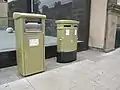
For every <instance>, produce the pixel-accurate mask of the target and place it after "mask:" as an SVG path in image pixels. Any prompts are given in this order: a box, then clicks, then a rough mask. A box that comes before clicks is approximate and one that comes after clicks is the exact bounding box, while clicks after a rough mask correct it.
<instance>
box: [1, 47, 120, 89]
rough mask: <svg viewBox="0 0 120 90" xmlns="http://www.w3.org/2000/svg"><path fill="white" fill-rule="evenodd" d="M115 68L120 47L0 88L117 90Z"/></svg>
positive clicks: (118, 78)
mask: <svg viewBox="0 0 120 90" xmlns="http://www.w3.org/2000/svg"><path fill="white" fill-rule="evenodd" d="M89 52H92V51H89ZM81 55H82V53H78V59H80V57H81ZM84 55H87V52H86V53H85V54H84ZM87 57H89V58H87ZM86 58H87V59H86ZM119 68H120V49H117V50H115V51H113V52H110V53H100V54H99V55H98V56H97V57H96V56H92V54H91V53H89V54H88V56H86V57H85V60H80V61H79V60H78V61H77V62H74V63H70V64H67V65H63V66H62V67H58V68H55V69H52V70H48V71H46V72H44V73H40V74H37V75H33V76H30V77H25V78H22V79H19V80H16V81H14V82H9V83H5V84H2V85H0V90H120V69H119Z"/></svg>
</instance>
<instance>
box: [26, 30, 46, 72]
mask: <svg viewBox="0 0 120 90" xmlns="http://www.w3.org/2000/svg"><path fill="white" fill-rule="evenodd" d="M24 47H25V48H24V52H25V71H26V73H27V74H30V73H33V72H39V71H43V70H44V35H43V33H42V32H41V33H29V34H25V35H24Z"/></svg>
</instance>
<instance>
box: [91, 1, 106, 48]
mask: <svg viewBox="0 0 120 90" xmlns="http://www.w3.org/2000/svg"><path fill="white" fill-rule="evenodd" d="M107 1H108V0H91V16H90V35H89V46H90V47H95V48H103V47H104V42H105V40H104V39H105V29H106V27H105V26H106V14H107V12H106V10H107Z"/></svg>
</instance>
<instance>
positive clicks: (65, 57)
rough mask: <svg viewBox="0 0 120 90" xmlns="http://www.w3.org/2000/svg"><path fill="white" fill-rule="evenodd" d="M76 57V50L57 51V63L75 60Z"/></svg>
mask: <svg viewBox="0 0 120 90" xmlns="http://www.w3.org/2000/svg"><path fill="white" fill-rule="evenodd" d="M76 57H77V51H72V52H57V62H58V63H69V62H72V61H75V60H76Z"/></svg>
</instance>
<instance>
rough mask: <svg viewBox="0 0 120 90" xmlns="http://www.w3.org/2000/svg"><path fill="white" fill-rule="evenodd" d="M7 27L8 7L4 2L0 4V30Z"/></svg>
mask: <svg viewBox="0 0 120 90" xmlns="http://www.w3.org/2000/svg"><path fill="white" fill-rule="evenodd" d="M7 27H8V5H7V3H5V2H1V3H0V30H1V29H6V28H7Z"/></svg>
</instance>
